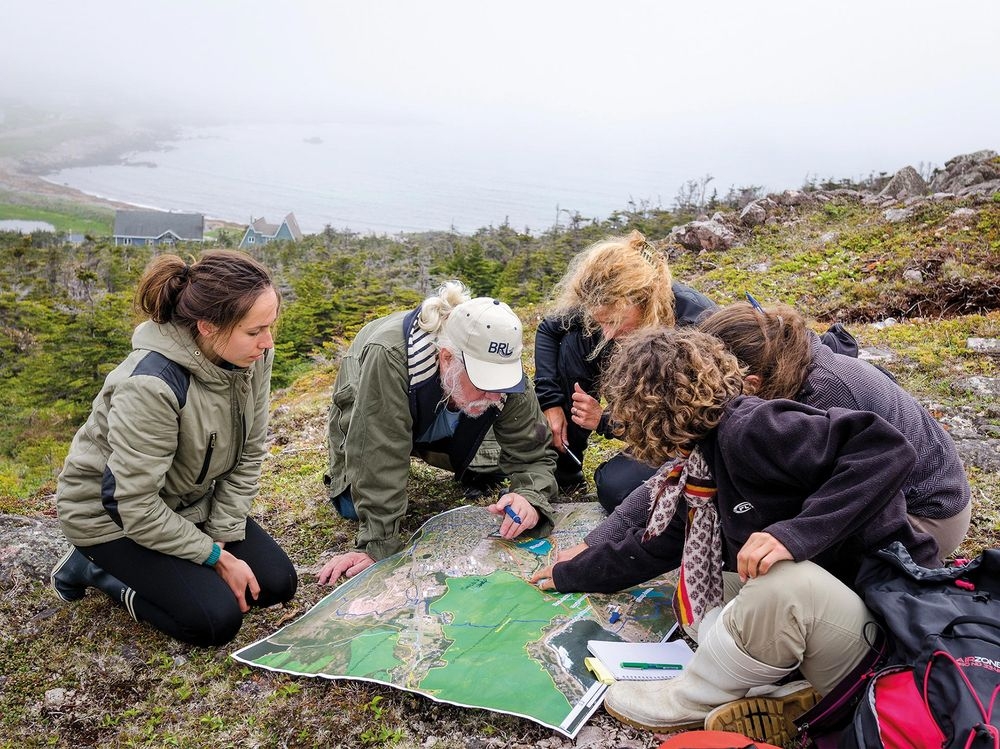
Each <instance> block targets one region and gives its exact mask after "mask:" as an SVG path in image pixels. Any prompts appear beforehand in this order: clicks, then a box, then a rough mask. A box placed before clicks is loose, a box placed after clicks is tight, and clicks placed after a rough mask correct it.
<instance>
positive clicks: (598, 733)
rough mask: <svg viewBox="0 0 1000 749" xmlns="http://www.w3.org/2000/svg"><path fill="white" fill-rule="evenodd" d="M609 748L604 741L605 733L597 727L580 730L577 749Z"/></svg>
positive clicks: (585, 727) (577, 737)
mask: <svg viewBox="0 0 1000 749" xmlns="http://www.w3.org/2000/svg"><path fill="white" fill-rule="evenodd" d="M603 746H607V744H606V743H605V741H604V731H602V730H601V729H600V728H598V727H597V726H584V727H583V728H581V729H580V732H579V733H578V734H577V735H576V747H577V749H584V747H591V748H593V747H603Z"/></svg>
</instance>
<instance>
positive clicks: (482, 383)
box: [444, 297, 525, 393]
mask: <svg viewBox="0 0 1000 749" xmlns="http://www.w3.org/2000/svg"><path fill="white" fill-rule="evenodd" d="M521 334H522V330H521V321H520V320H518V319H517V315H515V314H514V311H513V310H512V309H511V308H510V307H508V306H507V305H506V304H504V303H503V302H501V301H498V300H496V299H490V298H489V297H477V298H476V299H470V300H469V301H467V302H462V303H461V304H460V305H458V306H457V307H455V309H453V310H452V311H451V314H450V315H448V320H447V321H446V322H445V325H444V335H445V337H447V338H448V340H450V341H451V342H452V343H453V344H454V345H455V346H456V347H457V348H458V349H459V351H460V352H461V353H462V359H463V361H464V362H465V372H466V374H468V375H469V380H470V381H471V382H472V384H473V385H475V386H476V387H477V388H479V389H480V390H485V391H488V392H492V393H522V392H524V387H525V385H524V370H523V369H521V348H522V343H521Z"/></svg>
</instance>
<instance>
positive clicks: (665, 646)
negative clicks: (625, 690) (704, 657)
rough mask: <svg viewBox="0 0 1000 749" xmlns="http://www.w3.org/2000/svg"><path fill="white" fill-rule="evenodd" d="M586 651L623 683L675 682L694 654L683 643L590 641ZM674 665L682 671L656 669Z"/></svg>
mask: <svg viewBox="0 0 1000 749" xmlns="http://www.w3.org/2000/svg"><path fill="white" fill-rule="evenodd" d="M587 649H588V650H589V651H590V652H591V654H593V655H594V656H595V657H596V658H598V659H599V660H600V661H601V663H603V664H604V665H605V667H606V668H607V669H608V671H610V672H611V674H612V675H613V676H614V677H615V678H616V679H618V680H620V681H655V680H657V679H672V678H674V677H675V676H680V675H681V674H682V673H684V668H685V667H687V664H688V663H689V662H690V661H691V657H692V656H693V655H694V651H693V650H691V648H690V647H688V644H687V643H686V642H684V641H683V640H674V641H673V642H610V641H607V640H588V641H587ZM623 663H643V664H648V665H649V666H650V667H649V668H627V667H624V666H622V664H623ZM664 664H672V665H679V666H681V668H680V669H661V668H653V667H652V666H655V665H664Z"/></svg>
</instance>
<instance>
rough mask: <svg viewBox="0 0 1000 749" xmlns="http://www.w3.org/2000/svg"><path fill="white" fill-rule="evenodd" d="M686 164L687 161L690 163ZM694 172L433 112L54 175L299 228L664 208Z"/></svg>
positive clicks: (131, 196)
mask: <svg viewBox="0 0 1000 749" xmlns="http://www.w3.org/2000/svg"><path fill="white" fill-rule="evenodd" d="M689 168H690V167H689ZM694 173H695V172H690V171H689V172H687V173H685V172H684V167H683V166H680V165H679V164H678V163H676V160H674V159H668V158H665V157H663V155H662V154H658V153H657V148H655V147H653V146H652V145H651V144H649V143H643V142H641V141H639V140H630V141H629V142H626V143H624V144H623V143H621V142H607V141H604V142H602V140H601V138H600V137H599V136H583V135H576V136H574V135H573V134H567V133H554V134H552V135H551V136H548V137H545V136H538V135H537V134H531V135H529V134H527V133H521V132H518V131H516V130H511V131H503V130H500V129H497V130H493V131H484V130H483V129H477V128H464V129H463V128H461V127H459V126H457V125H455V126H450V125H448V124H440V123H416V124H414V123H407V124H370V123H366V124H327V125H275V124H268V125H231V126H224V127H205V128H188V129H184V130H182V131H181V132H180V134H179V137H178V138H177V140H174V141H170V142H167V143H163V144H162V147H161V148H160V149H159V150H155V151H147V152H137V153H130V154H127V156H126V157H125V159H124V160H123V163H120V164H112V165H105V166H93V167H82V168H73V169H65V170H62V171H59V172H56V173H53V174H49V175H46V179H48V180H49V181H51V182H54V183H56V184H65V185H69V186H71V187H75V188H77V189H80V190H83V191H84V192H87V193H90V194H93V195H98V196H101V197H105V198H111V199H116V200H121V201H124V202H128V203H132V204H135V205H140V206H146V207H151V208H159V209H163V210H173V211H193V212H200V213H204V214H205V215H206V216H208V217H210V218H221V219H228V220H232V221H238V222H247V221H249V220H250V218H251V217H253V218H259V217H261V216H263V217H265V218H267V219H268V220H269V221H272V222H275V223H277V222H278V221H280V219H281V218H282V217H283V216H284V215H285V214H287V213H289V212H294V213H295V216H296V218H297V219H298V222H299V225H300V226H301V227H302V230H303V231H304V232H307V233H312V232H319V231H322V230H323V228H324V227H325V226H327V225H330V226H332V227H334V228H336V229H345V228H347V229H351V230H353V231H358V232H362V233H369V232H375V233H389V234H395V233H399V232H412V231H425V230H448V229H450V228H454V229H455V230H457V231H460V232H466V233H468V232H473V231H475V230H476V229H478V228H481V227H485V226H490V225H493V226H496V225H500V224H502V223H504V222H509V223H510V225H511V226H513V227H514V228H516V229H525V228H527V229H529V230H531V231H533V232H538V231H543V230H545V229H548V228H550V227H552V226H553V225H554V224H555V223H556V222H557V221H558V222H559V223H560V225H563V226H565V225H566V223H567V221H568V219H569V215H570V213H577V212H578V213H579V214H580V215H581V216H583V217H585V218H599V219H603V218H607V217H608V216H609V215H610V214H611V213H612V212H613V211H616V210H625V209H627V208H628V207H629V202H630V201H635V202H637V203H638V202H646V203H648V204H652V205H662V206H664V207H669V206H670V205H671V203H672V201H673V197H674V196H675V195H676V193H677V190H678V188H679V187H680V185H681V184H682V183H683V182H684V181H685V179H687V178H690V177H691V176H692V174H694Z"/></svg>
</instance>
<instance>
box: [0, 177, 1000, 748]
mask: <svg viewBox="0 0 1000 749" xmlns="http://www.w3.org/2000/svg"><path fill="white" fill-rule="evenodd" d="M0 200H9V198H4V197H3V196H0ZM0 205H5V204H0ZM961 207H966V208H972V209H973V211H972V212H971V213H962V214H958V215H956V213H955V209H956V208H961ZM54 210H61V209H54ZM689 218H691V216H690V215H689V214H674V213H672V212H670V211H663V210H659V209H650V208H648V207H637V206H630V207H629V209H628V210H626V211H622V212H619V213H616V214H614V215H613V216H611V217H610V218H609V219H608V220H606V221H584V220H582V219H580V218H579V217H578V216H577V217H575V218H574V219H573V220H571V221H570V222H569V224H568V225H567V226H564V227H562V228H559V229H553V230H550V231H548V232H545V233H543V234H541V235H538V236H533V235H528V234H524V233H522V232H519V231H516V230H514V229H513V228H511V227H509V226H500V227H494V228H489V229H482V230H480V231H478V232H476V233H475V234H473V235H470V236H465V235H459V234H455V233H451V232H433V233H424V234H414V235H402V236H394V237H387V236H359V235H356V234H352V233H350V232H337V231H332V230H330V231H326V232H323V233H321V234H318V235H314V236H309V237H307V238H306V239H305V240H304V241H303V242H300V243H297V244H286V243H276V244H272V245H267V246H265V247H262V248H259V249H258V250H257V253H258V257H259V258H260V259H261V260H262V261H263V262H264V263H266V264H267V265H268V266H269V267H270V268H272V270H273V272H274V274H275V277H276V279H277V283H278V285H279V286H280V288H281V290H282V293H283V296H284V302H285V306H284V310H283V314H282V320H281V324H280V329H279V331H278V347H277V362H276V369H275V377H274V387H275V392H274V401H273V405H274V408H273V413H272V419H271V431H272V441H271V443H270V446H269V455H268V458H267V460H265V463H264V476H263V481H262V484H263V486H262V492H261V496H260V498H259V499H258V500H257V502H256V503H255V505H254V516H255V518H257V519H258V520H259V521H260V522H261V523H262V524H263V525H264V527H266V528H267V529H268V530H269V531H270V532H271V533H272V534H273V535H274V536H275V537H276V538H277V539H278V540H279V541H280V543H281V544H282V545H283V546H284V547H285V548H286V549H288V550H289V551H290V553H291V555H292V558H293V560H294V561H295V563H296V565H297V566H298V569H299V571H300V588H299V592H298V594H297V596H296V599H295V601H294V603H293V604H291V605H290V606H289V607H288V608H284V609H283V608H277V609H268V610H265V611H255V612H253V613H252V614H250V615H249V616H248V617H247V619H246V622H245V624H244V627H243V630H242V631H241V632H240V635H239V637H238V638H237V641H236V642H234V643H233V646H232V648H220V649H194V648H190V647H187V646H184V645H181V644H179V643H176V642H173V641H171V640H169V639H168V638H165V637H163V636H161V635H159V634H158V633H156V632H153V631H152V630H150V629H148V628H146V627H140V626H136V625H135V623H134V622H132V621H131V620H130V619H129V618H128V616H127V615H126V614H125V612H124V611H123V610H121V609H119V608H117V607H114V606H112V605H110V604H109V603H108V602H107V601H106V600H104V598H103V597H102V596H100V595H99V594H97V593H95V592H93V591H91V592H90V593H89V594H88V595H87V597H86V598H85V599H84V600H83V601H80V602H79V603H75V604H72V605H62V604H57V603H56V602H55V599H54V598H53V595H52V593H51V592H50V591H48V590H47V589H46V588H44V586H43V585H42V584H41V583H39V582H37V581H34V580H15V581H11V582H10V585H11V589H9V590H8V589H6V588H5V589H4V596H3V603H2V604H0V621H3V622H4V624H3V626H2V627H0V663H2V664H3V667H2V669H0V748H2V749H8V748H11V749H12V748H13V747H21V746H41V745H52V746H60V747H71V746H150V747H152V746H156V747H160V746H184V747H213V748H214V747H220V746H235V745H254V746H262V747H279V746H290V747H312V746H317V747H318V746H352V747H353V746H386V747H388V746H397V747H404V746H405V747H414V746H421V745H427V744H425V740H426V739H427V738H428V737H430V736H432V735H433V736H436V737H437V740H438V741H437V744H436V746H437V747H438V748H439V749H452V748H457V747H461V746H467V745H468V744H469V741H470V740H471V737H476V738H478V739H479V740H480V741H481V742H482V744H483V745H484V746H485V745H486V743H487V741H491V742H494V743H491V744H490V745H495V744H499V745H503V746H511V745H522V746H531V745H532V744H533V743H534V742H537V741H540V740H542V739H545V738H549V737H550V736H551V732H549V731H547V730H545V729H541V728H539V727H538V726H536V725H534V724H532V723H530V722H529V721H526V720H523V719H520V718H515V717H510V716H502V715H498V714H494V713H487V712H484V711H476V710H461V709H458V708H454V707H450V706H447V705H441V704H437V703H432V702H430V701H428V700H426V699H423V698H420V697H416V696H414V695H411V694H407V693H403V692H398V691H396V690H392V689H389V688H387V687H381V686H379V685H375V684H369V683H361V682H353V681H334V682H331V681H326V680H322V679H295V678H290V677H288V676H285V675H282V674H276V673H271V672H267V671H264V670H260V669H250V668H246V667H244V666H242V665H241V664H239V663H237V662H235V661H233V660H232V659H230V658H228V653H229V652H231V651H232V650H235V649H236V648H238V647H242V646H244V645H248V644H250V643H252V642H254V641H256V640H257V639H260V638H262V637H264V636H265V635H266V634H270V633H272V632H274V631H275V630H276V629H278V628H279V627H280V626H282V625H283V624H285V623H287V622H288V621H290V620H292V619H294V618H296V617H297V616H299V615H300V614H302V613H304V612H305V611H306V610H307V609H308V608H309V607H310V606H312V605H313V604H315V603H316V602H318V601H319V600H320V599H322V598H323V596H324V595H325V594H326V593H327V592H328V589H323V588H320V587H319V585H318V584H317V583H316V577H315V574H314V573H315V572H316V571H317V570H318V569H319V566H320V565H321V563H322V562H323V561H325V559H326V558H328V556H329V555H330V554H331V553H333V551H334V550H338V551H339V550H343V549H345V548H347V547H349V546H350V545H351V543H352V540H353V535H354V532H355V528H356V526H354V525H353V524H351V523H349V522H347V521H344V520H342V519H340V518H339V517H338V516H337V515H336V514H335V513H334V512H333V511H332V510H331V508H330V507H329V504H328V502H327V501H326V497H325V491H324V487H323V484H322V480H321V477H322V474H323V470H324V466H325V463H326V450H325V444H324V441H323V440H324V436H325V433H326V410H327V407H328V401H329V390H330V387H331V385H332V382H333V378H334V376H335V374H336V366H337V357H338V354H339V352H340V351H341V350H342V347H343V345H344V344H345V343H346V342H347V341H349V340H350V338H351V337H352V336H353V335H354V334H355V333H356V331H357V330H358V328H359V327H360V326H361V325H363V324H364V323H365V322H366V321H368V320H370V319H372V318H374V317H376V316H379V315H381V314H384V313H385V312H387V311H389V310H393V309H399V308H404V307H408V306H410V305H413V304H415V303H416V302H417V301H419V300H420V299H421V298H422V297H423V296H424V295H425V294H427V293H428V292H430V291H431V290H432V289H433V288H434V287H435V286H436V285H437V284H438V283H440V282H441V281H443V280H445V279H447V278H449V277H453V276H458V277H461V278H463V280H465V281H466V282H467V283H468V284H469V285H470V286H472V288H473V289H474V290H475V291H476V293H480V294H493V295H496V296H498V297H501V298H503V299H505V300H507V301H509V302H511V303H512V305H513V306H514V307H515V309H517V311H518V312H519V313H520V314H521V316H522V319H524V320H525V323H526V327H528V331H527V334H526V335H527V340H530V339H531V336H532V335H533V329H534V326H535V325H536V324H537V321H538V320H539V319H540V315H541V314H543V313H544V309H545V307H544V303H545V301H546V298H547V296H548V295H549V293H550V292H551V289H552V286H553V284H554V283H555V281H556V280H557V279H558V278H559V277H560V276H561V275H562V273H563V272H564V270H565V268H566V264H567V262H568V261H569V259H570V258H571V257H572V256H573V255H574V254H575V253H576V252H578V251H579V250H581V249H583V248H584V247H586V246H587V245H588V244H590V243H591V242H593V241H595V240H597V239H600V238H603V237H605V236H607V235H609V234H623V233H627V232H628V231H630V230H631V229H633V228H638V229H640V230H642V231H643V232H645V233H646V234H647V236H649V237H650V238H651V239H653V240H655V241H657V242H658V243H659V244H660V245H661V246H664V247H665V246H666V244H667V243H666V242H665V241H664V239H665V238H666V237H667V236H668V235H669V232H670V229H671V227H672V226H673V225H675V224H676V223H680V222H682V221H685V220H688V219H689ZM776 219H777V220H776V221H774V222H771V223H768V224H765V225H763V226H760V227H757V228H756V229H753V230H746V231H745V232H744V233H743V235H742V236H741V238H740V246H739V247H737V248H734V249H733V250H730V251H701V252H695V251H688V250H684V249H682V248H680V247H670V248H669V252H670V254H671V262H672V266H673V269H674V274H675V276H676V277H677V279H679V280H681V281H683V282H684V283H688V284H690V285H692V286H694V287H695V288H697V289H699V290H700V291H702V292H704V293H706V294H708V295H709V296H710V297H712V298H713V299H715V300H716V301H719V302H722V303H726V302H730V301H735V300H737V299H740V298H741V297H742V295H743V292H744V291H745V290H749V291H751V292H752V293H753V294H754V295H755V296H757V298H759V299H761V301H762V302H764V303H768V302H772V301H784V302H789V303H791V304H793V305H796V306H797V307H799V308H800V309H802V310H803V311H804V312H806V313H807V314H809V315H811V316H812V317H814V318H816V327H817V328H822V327H825V325H826V324H828V323H829V322H831V321H833V320H840V321H843V322H845V323H848V327H849V328H850V329H851V331H852V332H853V333H854V334H855V335H856V336H857V337H858V339H859V341H860V342H861V344H862V345H863V346H868V347H874V348H878V349H886V350H888V351H890V352H892V354H893V358H892V359H889V360H887V361H886V362H885V366H886V367H887V369H889V370H890V371H891V372H892V373H893V374H894V375H895V376H896V377H898V378H899V380H900V382H901V383H902V384H903V385H904V386H905V387H907V388H908V389H909V390H911V392H913V393H914V394H915V395H917V396H918V397H919V398H920V399H921V401H922V402H924V403H927V404H929V405H930V407H931V408H932V411H933V412H934V413H935V415H938V416H941V415H954V414H958V415H960V416H961V417H962V418H963V419H968V420H972V419H976V420H978V422H979V423H981V424H985V425H986V426H985V428H986V429H987V430H989V429H994V430H995V431H994V434H996V435H1000V404H997V402H996V401H995V400H991V399H987V398H983V397H982V396H973V395H970V394H968V393H966V392H963V391H961V390H958V389H955V388H953V387H952V383H953V382H954V381H955V380H956V379H959V378H964V377H971V376H974V375H980V376H989V377H998V376H1000V359H998V358H995V357H989V356H984V355H979V354H975V353H972V352H970V351H969V350H968V348H967V346H966V339H967V338H969V337H987V338H989V337H998V336H1000V298H998V295H997V289H998V288H1000V202H997V201H984V202H979V203H972V202H963V201H949V202H948V203H947V204H946V205H945V204H928V205H926V206H923V207H916V208H915V209H914V210H913V213H912V215H910V216H909V218H906V219H904V220H901V221H898V222H896V223H889V222H887V221H886V220H885V218H884V217H883V215H882V213H881V211H880V210H879V209H877V208H870V207H866V206H864V205H863V204H861V203H860V202H858V201H854V200H850V199H848V198H839V197H838V198H834V199H833V200H830V201H827V202H825V203H820V202H817V203H815V204H811V205H805V206H796V207H794V208H791V207H789V208H783V209H780V212H779V213H778V214H777V215H776ZM57 225H58V224H57ZM102 233H104V232H102ZM200 249H201V248H200V247H194V246H191V247H180V248H178V251H180V252H183V253H195V254H196V253H197V252H198V251H199V250H200ZM150 257H151V254H150V250H148V249H144V248H137V247H130V248H122V247H114V246H112V245H111V244H110V243H109V242H108V241H107V240H98V241H88V242H84V243H83V244H81V245H76V246H74V245H69V244H67V243H66V242H64V241H63V240H62V239H60V238H59V237H58V236H56V235H53V234H46V233H39V234H34V235H29V236H19V235H16V234H0V392H2V393H3V398H2V399H0V513H15V514H20V515H28V516H34V517H46V516H47V517H51V516H52V515H53V514H54V509H53V501H52V492H53V490H54V485H55V479H54V477H55V473H56V471H57V470H58V467H59V466H60V465H61V462H62V460H63V457H64V455H65V452H66V449H67V446H68V444H69V440H70V439H71V437H72V435H73V433H74V431H75V430H76V429H77V428H78V426H79V425H80V423H82V421H83V420H84V418H85V417H86V415H87V413H88V410H89V408H90V402H91V399H92V398H93V397H94V395H95V394H96V393H97V391H98V389H99V387H100V384H101V382H102V381H103V378H104V376H105V375H106V374H107V372H108V371H109V369H110V368H111V367H113V366H115V365H116V364H117V363H118V362H119V361H120V360H121V358H122V357H123V356H124V355H125V353H126V352H127V350H128V348H129V337H130V332H131V329H132V326H133V323H134V320H133V319H132V316H131V313H130V302H131V296H132V291H133V289H134V287H135V283H136V281H137V280H138V278H139V276H140V274H141V273H142V270H143V268H144V267H145V265H146V263H147V262H148V261H149V259H150ZM907 271H919V274H920V275H919V277H916V276H913V274H910V278H909V279H904V277H903V273H904V272H907ZM889 316H892V317H895V318H897V319H898V320H899V324H897V325H891V326H885V327H878V328H876V327H873V326H871V325H869V324H868V323H869V322H871V321H878V320H884V319H885V318H886V317H889ZM526 352H527V354H528V357H526V358H527V359H528V360H529V363H528V366H529V368H530V367H531V364H530V353H531V347H530V345H529V346H528V347H527V348H526ZM619 447H620V445H619V444H618V443H616V442H615V441H613V440H611V441H609V440H603V439H598V438H595V439H594V440H593V441H592V447H591V449H590V450H588V452H587V455H586V467H587V470H588V472H592V470H593V469H594V468H595V467H596V465H597V464H598V463H599V462H600V461H601V460H602V458H604V457H607V456H609V455H611V454H612V453H613V452H614V451H616V450H617V449H618V448H619ZM969 473H970V480H971V483H972V486H973V502H974V523H973V529H972V532H971V533H970V536H969V538H968V539H967V541H966V543H965V545H964V546H963V549H962V551H963V552H965V553H967V554H975V553H978V551H979V550H981V549H982V548H984V547H986V546H993V545H995V543H996V541H995V539H996V534H997V530H998V528H1000V480H998V479H1000V475H998V474H997V473H995V472H990V471H988V470H980V469H977V468H971V469H970V471H969ZM408 489H409V492H410V496H411V498H412V502H411V506H410V510H409V513H408V515H407V517H406V519H405V520H404V526H403V532H404V533H408V532H412V531H414V530H415V529H416V528H418V527H419V526H420V524H421V523H422V522H423V521H424V520H425V519H426V518H427V517H429V516H431V515H433V514H436V513H438V512H441V511H443V510H446V509H449V508H451V507H454V506H456V505H458V504H461V503H464V501H465V500H464V499H463V496H462V493H461V490H460V487H458V486H457V485H456V484H455V482H453V481H452V479H451V477H450V476H448V475H446V474H444V473H442V472H441V471H438V470H436V469H433V468H430V467H428V466H426V465H423V464H418V463H415V464H414V465H413V468H412V470H411V472H410V476H409V484H408ZM440 725H447V726H449V728H446V729H441V728H439V727H438V726H440ZM457 729H460V730H457ZM631 736H633V737H635V738H634V739H633V740H634V741H635V742H636V745H642V746H652V745H653V744H651V743H649V742H650V741H651V739H650V738H649V735H648V734H641V733H639V732H635V733H633V734H631ZM641 742H646V743H645V744H642V743H641Z"/></svg>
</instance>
